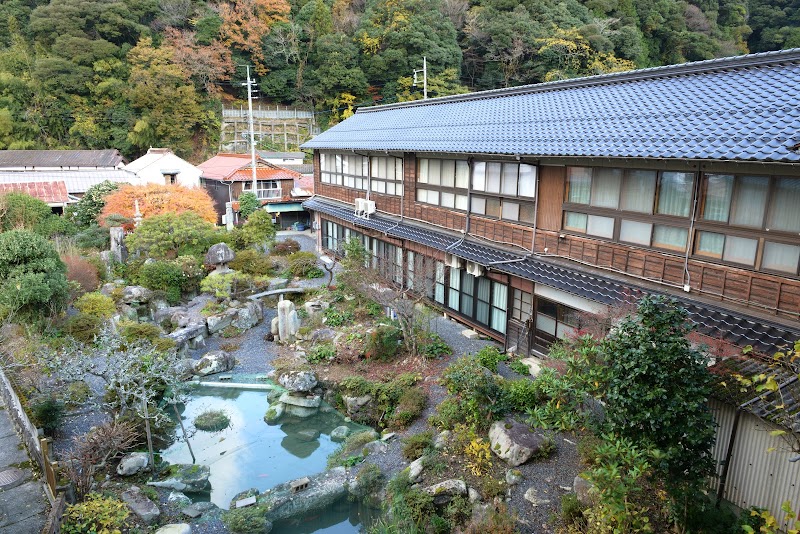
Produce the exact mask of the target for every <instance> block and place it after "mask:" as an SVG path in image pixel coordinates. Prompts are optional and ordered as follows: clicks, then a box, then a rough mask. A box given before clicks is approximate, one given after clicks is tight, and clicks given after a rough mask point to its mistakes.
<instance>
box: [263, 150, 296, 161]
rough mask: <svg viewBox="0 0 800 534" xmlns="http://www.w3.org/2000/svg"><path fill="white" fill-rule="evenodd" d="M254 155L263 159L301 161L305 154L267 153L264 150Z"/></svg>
mask: <svg viewBox="0 0 800 534" xmlns="http://www.w3.org/2000/svg"><path fill="white" fill-rule="evenodd" d="M256 154H258V155H259V156H261V157H262V158H264V159H278V158H280V159H303V158H305V157H306V154H305V152H268V151H266V150H258V151H256Z"/></svg>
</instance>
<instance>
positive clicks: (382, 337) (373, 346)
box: [328, 308, 402, 362]
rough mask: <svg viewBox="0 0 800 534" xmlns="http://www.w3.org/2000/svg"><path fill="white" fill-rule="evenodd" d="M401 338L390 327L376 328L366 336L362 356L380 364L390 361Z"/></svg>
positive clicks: (400, 333)
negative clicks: (380, 362) (378, 361)
mask: <svg viewBox="0 0 800 534" xmlns="http://www.w3.org/2000/svg"><path fill="white" fill-rule="evenodd" d="M329 309H330V308H329ZM328 324H330V321H328ZM401 336H402V332H400V329H399V328H396V327H394V326H392V325H380V326H378V327H376V328H375V329H374V330H372V331H371V332H369V333H368V334H367V342H366V346H365V349H364V356H365V357H366V358H367V359H376V360H380V361H382V362H386V361H389V360H391V359H392V358H393V357H394V356H395V354H397V349H398V348H399V343H398V342H399V341H400V338H401Z"/></svg>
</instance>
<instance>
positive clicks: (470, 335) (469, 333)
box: [461, 330, 481, 339]
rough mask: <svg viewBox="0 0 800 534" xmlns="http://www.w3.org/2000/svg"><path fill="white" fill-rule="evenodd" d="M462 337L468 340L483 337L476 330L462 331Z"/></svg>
mask: <svg viewBox="0 0 800 534" xmlns="http://www.w3.org/2000/svg"><path fill="white" fill-rule="evenodd" d="M461 335H462V336H464V337H465V338H467V339H478V338H479V337H481V335H480V334H479V333H477V332H476V331H475V330H462V331H461Z"/></svg>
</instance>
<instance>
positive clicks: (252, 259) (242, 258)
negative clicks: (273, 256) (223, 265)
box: [228, 248, 274, 276]
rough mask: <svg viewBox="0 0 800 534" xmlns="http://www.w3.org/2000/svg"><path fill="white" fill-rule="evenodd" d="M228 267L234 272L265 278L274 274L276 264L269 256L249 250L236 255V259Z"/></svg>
mask: <svg viewBox="0 0 800 534" xmlns="http://www.w3.org/2000/svg"><path fill="white" fill-rule="evenodd" d="M228 266H229V267H230V268H231V269H233V270H234V271H239V272H242V273H245V274H251V275H253V276H265V275H269V274H271V273H272V269H273V266H274V263H273V262H272V260H270V258H269V256H267V255H266V254H262V253H261V252H259V251H257V250H255V249H252V248H249V249H245V250H242V251H241V252H237V253H236V257H235V258H234V259H233V261H231V262H230V263H229V264H228Z"/></svg>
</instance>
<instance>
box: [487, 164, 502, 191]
mask: <svg viewBox="0 0 800 534" xmlns="http://www.w3.org/2000/svg"><path fill="white" fill-rule="evenodd" d="M502 169H503V164H502V163H487V164H486V192H487V193H499V192H500V174H501V172H502Z"/></svg>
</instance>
